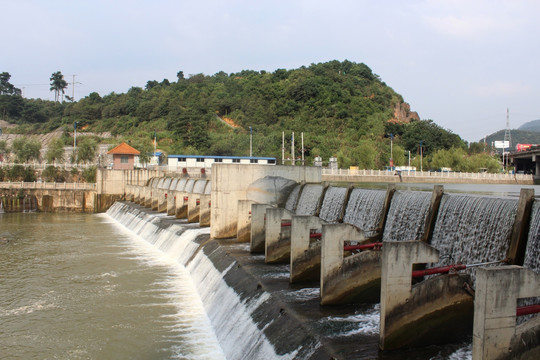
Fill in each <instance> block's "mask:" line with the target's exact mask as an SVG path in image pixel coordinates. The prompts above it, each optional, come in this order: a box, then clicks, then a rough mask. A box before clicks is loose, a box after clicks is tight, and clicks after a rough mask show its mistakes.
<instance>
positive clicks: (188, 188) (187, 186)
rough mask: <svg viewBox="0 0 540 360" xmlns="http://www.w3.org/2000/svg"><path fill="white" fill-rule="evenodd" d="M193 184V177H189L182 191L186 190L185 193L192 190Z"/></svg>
mask: <svg viewBox="0 0 540 360" xmlns="http://www.w3.org/2000/svg"><path fill="white" fill-rule="evenodd" d="M194 186H195V179H189V180H188V181H187V182H186V186H185V187H184V192H187V193H191V192H193V187H194Z"/></svg>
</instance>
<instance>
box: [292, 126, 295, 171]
mask: <svg viewBox="0 0 540 360" xmlns="http://www.w3.org/2000/svg"><path fill="white" fill-rule="evenodd" d="M291 162H292V164H291V165H293V166H294V165H296V161H294V131H293V133H292V136H291Z"/></svg>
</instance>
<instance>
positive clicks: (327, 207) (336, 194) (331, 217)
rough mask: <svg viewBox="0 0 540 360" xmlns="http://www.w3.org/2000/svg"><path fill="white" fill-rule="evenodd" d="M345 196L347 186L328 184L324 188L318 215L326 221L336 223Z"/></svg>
mask: <svg viewBox="0 0 540 360" xmlns="http://www.w3.org/2000/svg"><path fill="white" fill-rule="evenodd" d="M346 196H347V188H344V187H336V186H330V187H328V189H327V190H326V193H325V195H324V200H323V203H322V205H321V212H320V213H319V217H320V218H321V220H323V221H325V222H327V223H336V222H337V221H338V220H339V215H340V213H341V210H342V208H343V203H344V202H345V197H346Z"/></svg>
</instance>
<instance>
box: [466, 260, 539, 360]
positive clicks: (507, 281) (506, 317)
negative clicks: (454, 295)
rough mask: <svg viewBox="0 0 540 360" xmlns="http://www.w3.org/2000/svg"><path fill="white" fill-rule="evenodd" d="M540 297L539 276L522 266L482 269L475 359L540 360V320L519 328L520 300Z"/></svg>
mask: <svg viewBox="0 0 540 360" xmlns="http://www.w3.org/2000/svg"><path fill="white" fill-rule="evenodd" d="M535 296H540V274H537V273H535V272H533V271H532V270H530V269H526V268H523V267H520V266H499V267H492V268H479V269H478V270H477V271H476V294H475V300H474V329H473V360H495V359H501V360H502V359H540V317H538V316H537V317H535V318H533V319H531V320H528V321H527V322H526V323H524V324H521V325H519V326H516V304H517V300H518V299H519V298H529V297H535Z"/></svg>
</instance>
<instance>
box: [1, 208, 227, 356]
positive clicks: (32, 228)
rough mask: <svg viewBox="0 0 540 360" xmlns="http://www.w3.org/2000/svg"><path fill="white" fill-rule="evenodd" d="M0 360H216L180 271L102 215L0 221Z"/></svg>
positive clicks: (21, 216)
mask: <svg viewBox="0 0 540 360" xmlns="http://www.w3.org/2000/svg"><path fill="white" fill-rule="evenodd" d="M0 324H1V326H0V359H223V358H224V355H223V351H222V349H221V348H220V346H219V344H218V341H217V339H216V335H215V334H214V331H213V329H212V327H211V325H210V321H209V319H208V317H207V315H206V313H205V311H204V308H203V305H202V302H201V300H200V298H199V296H198V294H197V290H196V288H195V287H194V284H193V282H192V279H191V278H190V276H189V273H188V272H187V270H186V269H185V268H183V267H182V266H180V265H179V264H178V263H177V262H175V261H173V260H171V259H168V258H167V257H166V256H165V255H164V254H163V253H162V252H160V251H159V250H157V249H156V248H155V247H153V246H151V245H149V244H148V243H147V242H146V241H144V240H142V239H139V238H137V237H136V236H134V235H132V234H131V233H128V232H126V231H125V230H123V228H122V227H121V226H120V225H118V224H117V223H116V222H115V221H114V220H112V219H111V218H110V217H109V216H108V215H105V214H99V215H87V214H46V213H10V214H0Z"/></svg>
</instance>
